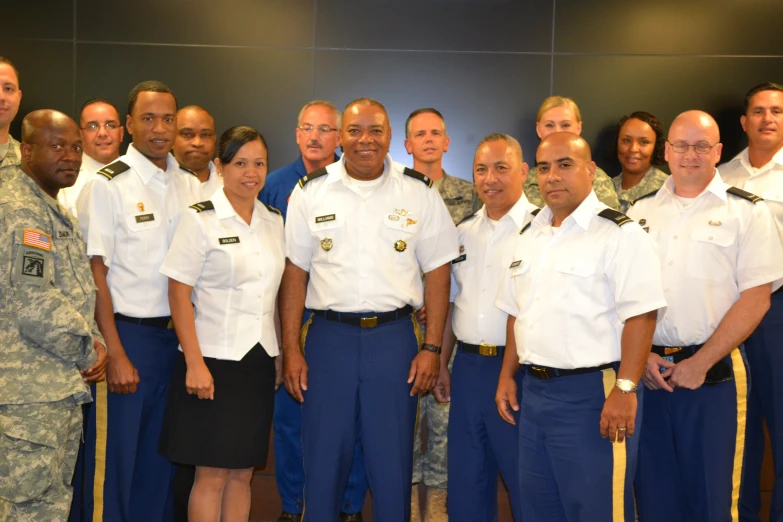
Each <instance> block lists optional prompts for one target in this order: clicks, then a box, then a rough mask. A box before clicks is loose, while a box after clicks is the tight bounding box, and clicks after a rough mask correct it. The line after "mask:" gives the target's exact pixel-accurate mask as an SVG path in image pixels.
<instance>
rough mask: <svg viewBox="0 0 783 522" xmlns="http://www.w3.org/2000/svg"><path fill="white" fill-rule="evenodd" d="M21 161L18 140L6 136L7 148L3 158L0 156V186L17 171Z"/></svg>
mask: <svg viewBox="0 0 783 522" xmlns="http://www.w3.org/2000/svg"><path fill="white" fill-rule="evenodd" d="M21 163H22V152H21V151H20V150H19V142H18V141H16V140H15V139H14V137H13V136H11V135H9V136H8V150H7V151H6V153H5V157H4V158H0V186H2V184H3V182H5V181H8V180H9V179H10V178H11V177H13V175H14V174H15V173H16V172H17V169H18V167H19V164H21Z"/></svg>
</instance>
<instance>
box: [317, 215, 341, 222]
mask: <svg viewBox="0 0 783 522" xmlns="http://www.w3.org/2000/svg"><path fill="white" fill-rule="evenodd" d="M335 219H337V217H336V216H335V215H334V214H327V215H325V216H318V217H316V218H315V224H316V225H317V224H318V223H326V222H327V221H334V220H335Z"/></svg>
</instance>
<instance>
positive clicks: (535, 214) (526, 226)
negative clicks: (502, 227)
mask: <svg viewBox="0 0 783 522" xmlns="http://www.w3.org/2000/svg"><path fill="white" fill-rule="evenodd" d="M539 212H541V209H540V208H537V209H535V210H534V211H533V212H531V213H530V215H531V216H533V217H534V218H535V217H536V216H537V215H538V213H539ZM532 224H533V220H532V219H531V220H530V221H528V223H527V225H525V226H524V227H522V230H520V231H519V235H520V236H521V235H522V233H523V232H525V230H527V229H528V228H530V225H532Z"/></svg>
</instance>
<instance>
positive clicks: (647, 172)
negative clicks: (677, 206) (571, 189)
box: [614, 111, 668, 212]
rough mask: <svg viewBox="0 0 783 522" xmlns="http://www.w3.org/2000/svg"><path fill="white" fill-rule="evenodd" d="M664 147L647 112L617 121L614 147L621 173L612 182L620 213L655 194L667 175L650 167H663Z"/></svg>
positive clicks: (660, 129)
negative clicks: (650, 194)
mask: <svg viewBox="0 0 783 522" xmlns="http://www.w3.org/2000/svg"><path fill="white" fill-rule="evenodd" d="M664 143H666V138H665V137H664V135H663V126H662V125H661V122H660V121H658V118H656V117H655V116H653V115H652V114H650V113H649V112H644V111H637V112H632V113H631V114H626V115H625V116H623V117H622V118H620V121H619V122H618V123H617V140H616V141H615V143H614V147H615V148H616V149H617V159H618V160H619V161H620V165H621V166H622V169H623V170H622V172H621V173H620V175H619V176H616V177H615V178H614V188H615V190H616V191H617V197H618V198H619V199H620V210H621V211H622V212H627V211H628V207H629V206H631V203H632V202H633V201H634V200H636V199H638V198H640V197H642V196H645V195H647V194H649V193H651V192H656V191H657V190H658V189H659V188H661V185H663V182H664V181H666V178H667V177H668V174H666V173H664V172H661V171H660V170H658V169H657V168H655V167H654V165H663V164H664V163H666V158H664V154H663V149H664Z"/></svg>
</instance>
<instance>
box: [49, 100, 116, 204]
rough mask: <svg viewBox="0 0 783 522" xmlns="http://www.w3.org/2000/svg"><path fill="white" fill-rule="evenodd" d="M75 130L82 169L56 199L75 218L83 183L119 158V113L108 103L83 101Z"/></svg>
mask: <svg viewBox="0 0 783 522" xmlns="http://www.w3.org/2000/svg"><path fill="white" fill-rule="evenodd" d="M79 127H80V128H81V130H82V143H83V144H84V154H83V155H82V168H81V169H79V177H78V178H77V179H76V183H74V184H73V186H72V187H67V188H65V189H63V190H61V191H60V193H59V194H58V195H57V200H58V201H59V202H60V204H62V205H63V206H64V207H65V208H67V209H68V212H70V213H71V215H73V217H77V215H76V201H77V200H78V199H79V196H80V195H81V192H82V189H83V188H84V185H85V184H86V183H87V181H88V180H89V179H90V178H92V177H94V176H95V175H96V174H97V173H98V171H99V170H100V169H101V167H103V166H104V165H108V164H109V163H111V162H112V161H115V160H116V159H117V158H119V157H120V145H121V144H122V137H123V135H124V129H123V128H122V123H121V122H120V111H118V110H117V107H115V106H114V104H113V103H112V102H110V101H109V100H105V99H103V98H92V99H90V100H87V101H86V102H84V105H82V110H81V113H80V114H79Z"/></svg>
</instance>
